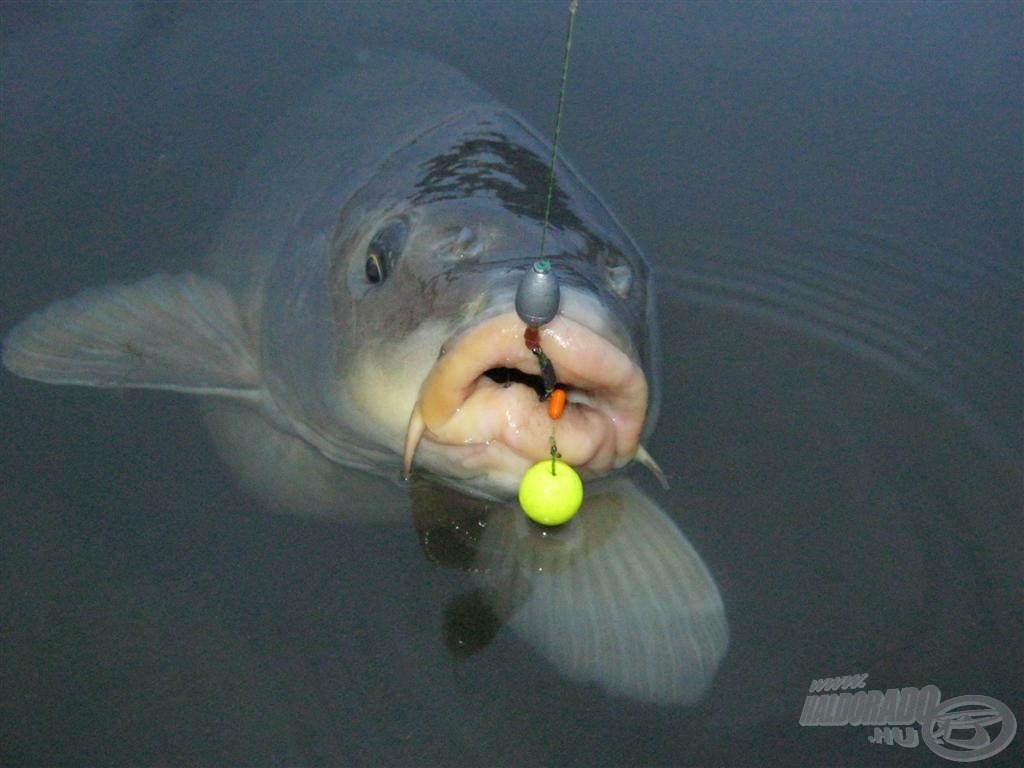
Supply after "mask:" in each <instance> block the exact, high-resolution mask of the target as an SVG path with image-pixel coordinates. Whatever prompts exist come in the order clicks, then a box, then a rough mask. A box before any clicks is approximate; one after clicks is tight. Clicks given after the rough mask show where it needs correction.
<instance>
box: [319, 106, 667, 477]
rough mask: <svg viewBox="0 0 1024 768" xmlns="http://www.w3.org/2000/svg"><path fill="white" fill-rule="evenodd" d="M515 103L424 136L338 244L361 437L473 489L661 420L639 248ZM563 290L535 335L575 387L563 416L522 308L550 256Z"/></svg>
mask: <svg viewBox="0 0 1024 768" xmlns="http://www.w3.org/2000/svg"><path fill="white" fill-rule="evenodd" d="M549 157H550V149H549V148H548V146H547V144H546V143H545V142H544V141H543V140H542V139H540V138H539V137H537V136H536V135H535V134H533V133H532V131H531V130H530V129H529V128H528V127H526V125H525V124H524V123H523V122H522V121H521V120H520V119H518V118H517V117H515V116H514V115H512V114H510V113H507V112H503V111H496V110H475V111H470V112H468V113H466V114H463V115H460V116H458V117H456V118H453V119H452V120H450V121H448V122H446V123H444V124H442V125H439V126H436V127H434V128H433V129H431V130H430V131H427V132H426V133H424V134H422V135H419V136H417V137H415V139H414V140H412V141H410V142H409V143H408V144H407V145H405V146H404V147H402V148H401V149H400V150H398V151H396V152H394V153H393V154H392V155H391V156H390V157H389V158H388V160H387V161H386V162H385V164H384V166H383V167H382V168H380V169H379V170H378V172H377V173H375V174H374V175H373V177H372V179H371V180H370V181H368V182H367V183H366V184H365V185H364V186H363V187H362V188H361V189H359V190H358V191H357V192H356V193H354V194H353V195H352V196H351V197H350V198H349V199H348V200H347V202H346V204H345V206H344V208H343V210H342V211H341V215H340V216H339V217H338V220H337V224H336V226H335V228H334V231H333V234H332V237H331V243H330V249H331V254H332V262H331V263H332V270H331V275H330V280H329V281H330V285H331V301H332V305H333V316H334V318H335V323H336V325H337V326H338V328H339V332H338V337H337V338H338V345H339V348H338V355H337V361H338V382H339V387H340V392H339V397H340V399H341V400H343V401H344V402H345V403H346V404H347V413H348V419H349V420H350V422H352V426H354V427H355V428H356V429H357V430H358V431H359V432H361V433H362V434H363V435H364V436H365V437H366V439H368V440H374V441H377V442H378V443H380V444H382V445H385V446H387V447H389V448H391V449H392V450H393V451H395V452H397V453H398V454H401V455H403V456H404V463H405V468H406V471H407V472H408V470H409V469H410V468H411V467H412V466H413V465H415V466H416V467H417V468H418V469H422V470H425V471H427V472H429V473H430V474H431V475H434V476H436V477H438V478H440V479H442V480H443V481H446V482H448V483H449V484H452V485H455V486H457V487H460V488H461V489H463V490H466V491H469V492H474V493H478V494H482V495H489V496H497V497H501V496H506V495H508V494H512V493H515V490H516V488H517V487H518V485H519V481H520V479H521V478H522V475H523V473H524V472H525V471H526V469H528V468H529V467H530V466H531V465H532V464H534V463H536V462H537V461H539V460H541V459H544V458H546V457H548V456H549V455H550V453H551V444H552V443H551V438H552V435H554V437H555V440H556V443H557V449H558V451H559V452H560V453H561V455H562V457H563V459H564V460H565V461H567V462H568V463H570V464H571V465H572V466H574V467H575V468H576V469H577V471H579V472H580V474H581V475H582V476H583V477H584V478H595V477H599V476H601V475H604V474H606V473H608V472H610V471H612V470H614V469H617V468H619V467H622V466H624V465H625V464H627V463H628V462H629V461H630V460H632V459H633V458H634V457H635V455H636V454H637V450H638V447H639V444H640V440H641V437H642V435H643V434H644V432H645V429H648V428H649V427H650V426H651V425H652V424H653V412H654V408H653V405H654V403H655V402H656V397H655V395H656V393H655V391H654V381H656V376H655V366H656V360H657V356H656V350H655V346H654V345H655V340H654V335H653V332H652V325H653V304H652V290H651V286H650V275H649V270H648V267H647V264H646V262H645V260H644V258H643V256H642V255H641V253H640V251H639V249H638V248H637V247H636V245H635V243H634V242H633V241H632V240H631V239H630V238H629V236H628V235H627V234H626V233H625V232H624V230H623V229H622V227H621V226H620V225H619V224H618V222H617V221H616V219H615V218H614V216H613V215H612V214H611V213H610V212H609V211H608V209H607V208H606V206H605V205H604V204H603V203H602V202H601V201H600V200H599V199H598V198H597V196H596V195H595V194H594V193H593V192H592V191H591V190H590V188H589V187H588V186H587V185H586V184H585V183H584V182H583V181H582V180H581V179H580V177H579V176H578V175H577V174H576V172H575V171H574V170H573V169H572V167H571V166H569V165H568V164H566V163H564V162H561V161H560V162H559V164H558V166H557V172H556V183H555V186H554V188H553V194H552V196H551V202H550V224H549V226H548V227H547V231H546V232H543V230H544V229H545V228H544V210H545V203H546V195H547V189H548V177H549V166H548V163H549ZM542 237H543V239H544V250H543V255H544V258H545V259H547V260H549V261H550V263H551V265H552V271H553V274H554V275H555V277H556V279H557V281H558V284H559V287H560V294H561V301H560V306H559V311H558V313H557V314H556V316H555V317H554V318H553V319H552V320H551V322H549V323H547V324H545V325H543V326H542V327H541V328H540V329H539V340H540V347H541V349H542V350H543V352H544V354H545V355H546V356H547V358H548V359H549V360H550V362H551V364H552V365H553V367H554V371H555V375H556V378H557V381H558V385H559V387H561V388H564V389H565V390H566V393H567V401H568V402H567V406H566V408H565V412H564V414H563V415H562V416H561V417H560V418H559V419H558V420H557V421H553V420H552V419H551V418H550V417H549V415H548V404H547V403H546V402H544V401H543V399H542V396H543V395H544V394H545V393H544V388H543V386H542V381H541V377H540V374H541V368H540V362H539V359H538V356H537V355H536V354H535V353H534V352H533V351H531V349H530V348H529V347H528V345H527V343H526V341H525V338H524V336H525V333H526V331H527V325H526V323H525V322H524V321H523V320H522V319H521V318H520V317H519V315H518V314H517V313H516V310H515V294H516V289H517V287H518V286H519V283H520V281H521V280H522V279H523V276H524V275H525V274H526V273H527V272H528V271H529V270H530V269H531V268H532V265H533V264H534V263H535V262H536V261H537V260H538V258H539V256H540V254H541V242H542Z"/></svg>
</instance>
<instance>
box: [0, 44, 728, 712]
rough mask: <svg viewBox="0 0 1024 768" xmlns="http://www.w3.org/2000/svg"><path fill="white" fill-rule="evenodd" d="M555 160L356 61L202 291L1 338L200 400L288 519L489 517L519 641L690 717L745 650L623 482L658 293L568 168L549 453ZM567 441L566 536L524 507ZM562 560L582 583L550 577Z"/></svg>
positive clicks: (250, 480) (285, 139) (454, 80)
mask: <svg viewBox="0 0 1024 768" xmlns="http://www.w3.org/2000/svg"><path fill="white" fill-rule="evenodd" d="M551 156H552V152H551V148H550V145H549V144H548V142H547V141H546V140H545V139H544V138H543V137H542V136H541V135H540V134H539V133H538V132H537V131H536V130H534V129H533V128H532V127H531V126H530V125H529V124H528V123H527V121H526V120H525V119H524V118H522V117H521V116H519V115H518V114H517V113H515V112H514V111H512V110H511V109H509V108H508V107H506V106H505V105H503V104H501V103H500V102H498V101H497V100H495V99H494V98H493V97H492V96H491V95H490V94H489V93H487V92H486V91H485V90H484V89H483V88H481V87H480V86H478V85H477V84H476V83H474V82H473V81H472V80H470V79H469V78H468V77H466V76H465V75H463V74H461V73H459V72H457V71H456V70H454V69H452V68H451V67H449V66H447V65H445V64H443V63H441V62H438V61H435V60H434V59H431V58H428V57H426V56H422V55H419V54H412V53H405V52H394V51H392V52H379V53H364V54H361V55H360V56H358V57H357V60H356V62H355V63H354V64H353V66H351V67H350V68H349V69H348V70H347V71H345V72H342V73H340V74H339V75H338V76H336V77H333V78H328V79H326V80H325V81H324V82H323V83H322V84H320V85H319V86H318V87H316V88H314V89H312V90H311V91H310V92H309V93H308V94H306V95H305V96H303V97H301V98H299V99H298V100H297V101H296V102H295V104H294V105H293V106H292V107H291V108H290V109H289V110H288V111H287V112H286V114H285V115H284V116H283V117H282V118H281V119H280V120H279V121H277V122H276V123H275V124H274V125H273V126H272V127H271V128H270V129H269V131H268V133H267V135H266V137H265V138H264V141H263V143H262V145H261V148H260V149H259V150H258V152H257V153H256V155H255V157H254V158H253V159H252V160H251V162H250V163H249V166H248V168H247V170H246V172H245V174H244V177H243V178H242V180H241V183H240V184H239V187H238V191H237V194H236V196H235V198H234V200H233V202H232V203H231V206H230V208H229V210H228V211H227V212H226V213H225V216H224V220H223V223H222V225H221V227H220V229H219V231H218V233H217V234H216V236H215V238H214V240H213V243H212V245H211V248H210V251H209V253H208V254H207V256H206V258H205V260H204V262H203V264H202V268H201V269H200V270H197V271H194V272H188V273H182V274H174V275H172V274H166V273H158V274H155V275H152V276H150V277H148V278H145V279H143V280H141V281H139V282H136V283H134V284H129V285H115V286H107V287H100V288H88V289H85V290H83V291H82V292H80V293H79V294H77V295H76V296H74V297H72V298H70V299H65V300H59V301H56V302H54V303H53V304H51V305H50V306H48V307H46V308H44V309H42V310H41V311H38V312H36V313H34V314H32V315H30V316H29V317H27V318H26V319H25V320H23V321H22V322H21V323H19V324H18V325H16V326H15V327H14V328H13V329H11V330H10V331H9V332H8V334H7V335H6V338H5V339H4V344H3V364H4V366H5V367H6V368H7V369H8V370H9V371H11V372H12V373H14V374H16V375H18V376H21V377H24V378H27V379H33V380H36V381H41V382H46V383H50V384H65V385H79V386H90V387H106V388H144V389H160V390H170V391H175V392H182V393H188V394H192V395H197V396H199V397H200V398H201V400H202V403H203V413H204V418H205V420H206V423H207V425H208V427H209V431H210V434H211V437H212V438H213V440H214V442H215V443H216V444H217V446H218V448H219V450H220V453H221V455H222V456H224V458H225V461H226V463H227V464H228V465H229V466H230V467H231V468H232V469H233V470H234V471H235V473H236V475H237V476H238V477H239V479H240V482H241V483H242V485H243V486H244V487H246V488H248V489H250V490H251V491H252V493H253V494H254V495H256V496H259V497H260V498H262V499H264V501H265V502H266V503H267V504H268V505H270V506H271V507H272V508H279V509H287V510H295V511H300V512H306V513H319V512H323V511H324V510H334V511H336V512H338V514H339V515H340V516H342V517H344V516H345V513H346V511H347V510H349V509H351V510H353V516H355V514H356V512H355V510H357V509H358V510H360V512H359V514H361V515H365V516H366V517H368V518H370V519H372V518H373V517H374V516H375V515H376V514H381V515H383V514H384V513H383V512H382V510H381V509H380V507H383V506H387V505H385V504H382V503H381V498H382V497H381V496H380V495H378V494H376V493H373V492H367V491H366V490H365V489H366V488H367V487H368V486H366V485H365V477H367V476H369V477H372V478H376V481H377V482H380V483H383V484H384V485H388V486H391V487H399V488H401V487H403V483H409V482H415V483H432V484H440V485H442V486H444V487H445V488H449V489H451V491H452V492H453V493H458V494H464V495H466V496H468V497H471V498H474V499H477V500H479V501H480V502H481V504H483V506H482V507H481V508H482V509H485V510H487V526H486V527H487V530H488V535H487V537H486V541H482V542H480V546H479V548H478V549H477V550H476V551H475V552H474V562H475V567H474V570H475V572H477V573H478V574H481V575H480V579H481V580H482V581H481V583H480V586H481V589H483V592H484V593H485V594H487V595H488V596H489V597H488V600H489V601H490V603H491V604H492V606H493V607H494V610H495V613H496V614H497V615H499V616H500V617H501V620H502V623H503V625H507V626H509V627H510V628H511V629H512V631H513V632H514V633H515V634H516V635H517V636H518V637H520V638H523V639H525V640H526V641H527V642H528V643H531V644H533V645H534V646H535V647H537V648H538V649H539V650H540V651H541V652H542V653H543V654H544V655H545V656H547V657H548V658H549V659H550V660H552V662H553V663H554V664H555V666H556V667H557V668H558V669H560V670H561V671H562V672H563V673H564V674H566V675H568V676H569V677H571V678H573V679H576V680H579V681H581V682H585V683H596V684H598V685H600V686H602V687H604V689H605V690H607V691H609V692H611V693H613V694H617V695H623V696H627V697H630V698H634V699H638V700H642V701H652V702H658V703H666V704H672V703H692V702H694V701H697V700H699V699H700V698H701V696H703V695H704V693H705V692H706V690H707V689H708V687H709V686H710V684H711V682H712V681H713V679H714V674H715V671H716V670H717V667H718V664H719V662H720V661H721V659H722V657H723V656H724V653H725V651H726V648H727V645H728V628H727V623H726V621H725V616H724V607H723V603H722V599H721V595H720V594H719V592H718V589H717V586H716V584H715V581H714V578H713V577H712V575H711V573H710V572H709V571H708V569H707V567H706V566H705V565H704V563H703V562H702V560H701V559H700V556H699V555H698V554H697V552H696V551H695V550H694V548H693V546H692V545H691V544H690V543H689V541H688V540H687V539H686V537H685V536H684V535H683V534H682V532H681V531H679V530H678V527H677V526H676V525H675V523H674V522H673V521H672V519H671V517H670V516H669V515H668V514H667V513H666V512H665V511H664V510H663V509H661V508H660V506H659V505H658V504H656V503H655V502H654V501H653V500H652V499H651V498H650V497H649V496H648V495H647V494H646V493H645V492H644V491H643V490H641V488H640V487H638V485H637V484H636V482H634V481H633V480H631V479H629V478H628V477H626V476H624V475H622V473H621V472H620V470H622V469H623V468H625V467H627V466H628V465H630V464H631V463H633V462H639V463H642V464H645V465H647V466H648V467H650V468H651V469H652V470H653V471H655V472H656V473H657V472H658V471H659V470H658V469H657V465H656V464H655V462H654V460H653V459H652V458H651V456H650V454H649V453H648V452H647V451H646V449H645V448H644V447H643V441H644V439H645V438H646V437H647V436H649V435H650V433H651V431H652V430H653V428H654V425H655V423H656V419H657V412H658V408H659V387H658V382H659V375H658V365H659V363H658V361H659V348H658V338H657V333H656V309H655V304H654V289H653V284H652V280H653V277H652V271H651V269H650V267H649V265H648V262H647V260H646V259H645V257H644V256H643V254H642V252H641V250H640V248H639V246H638V245H637V243H636V242H635V240H634V239H633V238H632V237H631V236H630V235H629V234H628V233H627V232H626V231H625V229H624V228H623V226H622V225H621V223H620V222H619V221H618V220H617V219H616V217H615V216H614V214H613V213H612V212H611V211H610V210H609V208H608V206H607V205H606V204H605V203H604V202H603V201H602V200H601V198H600V197H599V196H598V195H597V193H596V192H595V191H594V190H593V189H592V188H591V187H590V186H589V185H588V184H587V182H586V181H585V180H584V179H583V178H582V176H581V175H580V173H579V172H578V171H577V170H576V169H575V168H574V166H573V165H572V164H571V163H570V162H569V161H567V160H566V159H564V158H559V159H558V160H557V165H556V168H555V176H554V179H555V182H554V186H553V189H552V193H551V196H550V212H549V213H550V215H549V222H550V225H549V228H548V230H547V232H546V234H545V239H544V242H546V247H545V250H544V253H543V254H542V256H543V258H545V259H547V260H549V261H550V263H551V265H552V268H553V271H554V273H555V274H556V275H557V279H558V284H559V288H560V296H561V300H560V304H559V309H558V312H557V314H556V315H555V316H554V317H553V318H552V319H551V321H550V322H548V323H546V324H544V325H543V326H542V327H541V328H540V329H539V340H540V345H541V347H542V349H543V350H544V353H545V354H546V356H547V358H548V359H549V360H550V364H551V365H552V366H553V369H554V371H555V374H556V376H557V382H558V385H559V387H560V388H561V389H563V390H564V391H565V392H566V395H567V402H566V404H565V408H564V412H563V413H562V415H561V417H560V419H559V420H558V423H557V429H556V430H555V432H553V431H552V430H553V427H552V420H551V419H550V418H549V416H548V407H547V404H546V403H545V402H544V401H543V398H542V395H543V386H542V378H541V369H540V366H539V363H538V356H537V355H535V354H534V353H533V352H532V351H531V349H530V348H529V347H528V345H527V344H526V343H525V342H524V334H525V333H526V330H527V326H526V324H525V323H524V321H523V320H522V319H521V317H520V316H519V315H518V314H517V313H516V311H515V307H514V303H515V293H516V289H517V286H518V285H519V283H520V280H521V279H522V276H523V275H524V274H525V273H526V271H527V270H529V269H530V268H531V265H532V264H533V263H534V262H535V261H536V260H537V258H538V255H539V247H540V243H541V242H542V229H543V228H544V227H545V205H546V201H547V191H548V189H547V187H548V177H549V163H550V158H551ZM553 434H556V435H557V449H558V451H559V452H560V453H561V455H562V458H563V460H564V461H566V462H567V463H569V464H570V465H572V466H573V467H574V468H575V469H576V470H577V471H578V472H579V474H580V475H581V477H582V478H583V479H584V481H585V482H586V483H587V486H588V491H587V496H588V497H587V499H586V500H585V501H584V505H583V507H582V509H581V511H580V514H579V515H578V518H579V520H574V521H570V523H569V524H567V525H566V526H563V527H562V529H560V530H559V531H558V532H557V536H556V535H554V534H553V533H552V532H550V531H540V530H537V529H536V528H535V527H531V525H532V524H528V523H527V522H526V521H525V520H524V519H522V514H521V513H520V512H519V510H518V508H517V506H516V504H515V503H514V502H513V501H512V499H513V498H514V495H515V493H516V490H517V488H518V485H519V481H520V479H521V478H522V476H523V474H524V473H525V471H526V470H527V469H528V468H529V467H530V466H531V465H533V464H534V463H536V462H537V461H539V460H542V459H544V458H545V457H547V456H548V455H549V451H550V450H551V447H550V446H551V439H552V435H553ZM359 477H363V478H364V479H363V480H359V479H358V478H359ZM410 477H411V478H412V479H411V480H409V479H408V478H410ZM360 482H362V483H363V485H360ZM356 488H361V489H362V492H360V493H356V492H354V490H353V489H356ZM357 496H358V497H360V498H359V499H358V500H357V499H356V498H355V497H357ZM555 539H557V540H558V541H560V542H561V543H559V544H558V549H557V553H552V549H551V548H552V542H553V541H554V540H555ZM551 557H556V559H558V558H562V559H565V562H564V563H561V564H560V565H551V567H547V568H545V567H544V566H543V563H544V562H545V560H546V559H549V558H551ZM541 571H543V572H544V576H543V578H542V579H540V578H539V577H538V575H537V574H538V573H539V572H541ZM566 580H571V581H572V582H573V583H576V586H575V587H574V588H573V590H572V595H571V599H569V598H570V595H569V593H568V592H566V588H567V587H566V584H567V583H569V582H567V581H566ZM524 585H527V586H528V588H527V589H525V591H524ZM642 585H647V588H639V587H640V586H642ZM574 606H575V610H572V609H573V608H574ZM580 611H582V612H583V614H585V618H586V620H581V618H580V615H578V614H579V612H580ZM624 655H628V656H631V657H632V661H631V663H628V664H627V663H624V662H623V656H624Z"/></svg>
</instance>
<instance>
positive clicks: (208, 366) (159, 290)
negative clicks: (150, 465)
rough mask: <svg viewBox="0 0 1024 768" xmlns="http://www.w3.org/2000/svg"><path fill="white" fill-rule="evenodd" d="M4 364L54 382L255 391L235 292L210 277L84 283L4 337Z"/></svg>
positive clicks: (237, 393)
mask: <svg viewBox="0 0 1024 768" xmlns="http://www.w3.org/2000/svg"><path fill="white" fill-rule="evenodd" d="M3 363H4V365H5V366H6V367H7V368H8V369H9V370H10V371H12V372H13V373H16V374H17V375H19V376H23V377H25V378H28V379H35V380H37V381H45V382H49V383H51V384H79V385H84V386H91V387H142V388H150V389H170V390H176V391H179V392H192V393H197V394H214V395H228V396H232V397H238V398H243V399H254V398H257V397H259V395H260V393H261V391H262V390H261V388H260V376H259V371H258V366H257V364H256V356H255V354H254V353H253V351H252V348H251V345H250V343H249V340H248V338H247V335H246V333H245V331H244V329H243V326H242V321H241V318H240V316H239V312H238V308H237V306H236V305H235V302H234V299H233V298H232V297H231V295H230V294H229V293H228V292H227V290H226V289H225V288H224V286H222V285H221V284H220V283H218V282H217V281H215V280H210V279H208V278H203V277H199V276H197V275H194V274H190V273H185V274H181V275H164V274H158V275H153V276H152V277H149V278H146V279H145V280H142V281H141V282H138V283H135V284H134V285H126V286H124V285H118V286H109V287H106V288H98V289H96V288H90V289H87V290H85V291H82V292H81V293H80V294H78V295H77V296H75V297H73V298H70V299H66V300H63V301H57V302H54V303H53V304H51V305H50V306H49V307H47V308H46V309H43V310H41V311H39V312H36V313H35V314H33V315H30V316H29V317H28V318H26V319H25V320H24V321H22V322H21V323H20V324H18V325H17V326H15V327H14V328H13V329H12V330H11V332H10V333H8V334H7V338H6V339H5V340H4V349H3Z"/></svg>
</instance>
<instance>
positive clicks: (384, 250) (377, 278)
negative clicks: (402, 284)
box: [365, 219, 409, 285]
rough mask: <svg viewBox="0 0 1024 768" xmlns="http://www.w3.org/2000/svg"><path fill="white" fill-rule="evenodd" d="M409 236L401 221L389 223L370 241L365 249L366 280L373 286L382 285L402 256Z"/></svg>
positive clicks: (406, 227)
mask: <svg viewBox="0 0 1024 768" xmlns="http://www.w3.org/2000/svg"><path fill="white" fill-rule="evenodd" d="M408 236H409V225H408V224H406V223H405V222H404V221H402V220H401V219H395V220H394V221H389V222H388V223H387V224H385V225H384V226H383V227H381V228H380V229H379V230H377V234H375V235H374V236H373V239H372V240H370V245H369V246H368V247H367V249H366V265H365V270H366V280H367V281H368V282H369V283H371V284H373V285H379V284H380V283H383V282H384V281H385V280H386V279H387V277H388V274H389V273H390V271H391V269H392V267H393V266H394V264H395V261H396V260H397V259H398V257H399V256H401V255H402V250H403V249H404V248H405V241H406V240H407V239H408Z"/></svg>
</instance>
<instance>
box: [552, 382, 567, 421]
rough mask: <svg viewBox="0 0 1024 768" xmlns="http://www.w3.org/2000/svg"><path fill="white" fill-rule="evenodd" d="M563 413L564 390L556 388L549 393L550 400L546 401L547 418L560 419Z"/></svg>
mask: <svg viewBox="0 0 1024 768" xmlns="http://www.w3.org/2000/svg"><path fill="white" fill-rule="evenodd" d="M564 412H565V390H564V389H562V388H561V387H557V388H556V389H553V390H552V391H551V398H550V399H549V400H548V416H549V417H551V418H552V419H560V418H562V414H563V413H564Z"/></svg>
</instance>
